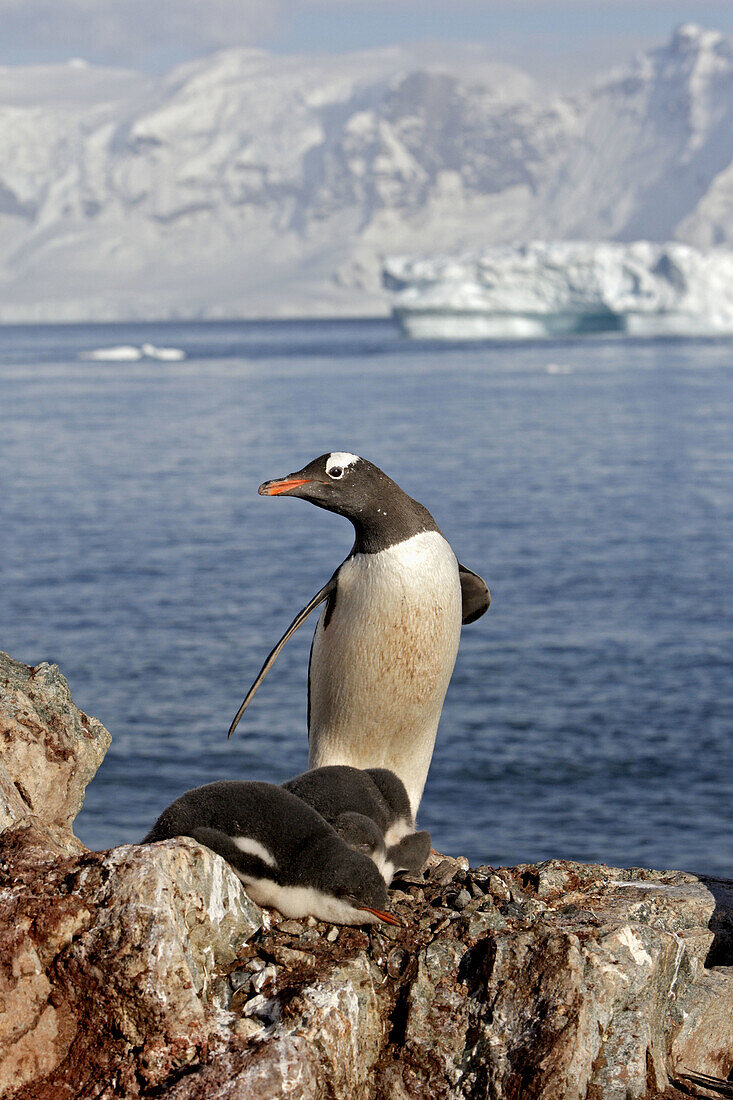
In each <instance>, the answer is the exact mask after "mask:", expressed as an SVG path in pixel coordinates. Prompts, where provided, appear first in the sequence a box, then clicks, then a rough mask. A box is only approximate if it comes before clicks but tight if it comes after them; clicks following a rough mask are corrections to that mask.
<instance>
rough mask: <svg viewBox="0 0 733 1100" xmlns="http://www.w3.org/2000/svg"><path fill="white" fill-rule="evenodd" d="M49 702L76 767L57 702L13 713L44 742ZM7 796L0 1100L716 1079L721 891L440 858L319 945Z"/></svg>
mask: <svg viewBox="0 0 733 1100" xmlns="http://www.w3.org/2000/svg"><path fill="white" fill-rule="evenodd" d="M5 667H6V666H3V669H4V668H5ZM21 667H22V666H21ZM46 677H48V678H50V679H51V680H52V681H53V678H54V677H55V678H56V682H57V683H58V681H59V680H60V678H59V677H58V673H57V672H52V671H51V670H49V672H48V673H44V679H45V678H46ZM18 679H20V682H21V683H23V680H22V674H21V676H20V677H18V678H17V679H16V681H15V682H16V683H17V682H18ZM25 684H26V687H25V689H23V694H25V695H26V697H27V698H31V696H30V689H29V685H28V683H27V681H25ZM64 686H65V685H64ZM26 689H27V690H26ZM18 690H19V689H15V688H14V690H13V692H12V693H11V706H12V707H14V708H15V713H17V699H18V694H17V691H18ZM54 697H55V698H56V699H58V700H59V701H60V702H59V707H60V709H61V710H62V711H63V713H64V714H65V715H66V721H67V725H66V727H65V728H66V729H67V730H75V731H76V735H77V738H78V739H79V741H80V745H81V751H82V752H84V751H86V750H85V743H84V742H85V735H84V732H83V731H84V729H85V727H84V726H83V724H82V722H81V719H79V720H78V722H77V721H76V720H75V718H74V715H73V711H72V710H71V709H70V708H71V707H73V704H70V700H68V690H67V691H66V694H64V692H63V691H61V690H58V694H56V695H55V696H53V694H52V696H51V703H49V702H48V698H49V697H48V695H46V696H43V697H42V699H41V698H39V696H35V698H33V699H32V702H33V707H34V708H35V710H34V713H35V714H36V715H37V716H38V715H41V714H43V715H44V719H43V720H50V721H51V728H52V730H53V731H56V732H58V730H59V724H58V722H57V721H54V719H53V715H54V713H55V711H54V710H53V706H52V702H53V698H54ZM3 706H4V699H0V713H2V709H3ZM42 708H45V709H43V710H42ZM7 720H8V719H7V715H6V714H5V715H3V716H2V718H0V722H4V723H7ZM40 720H41V719H40V718H39V721H40ZM88 721H89V722H91V720H88ZM19 726H20V728H21V735H20V736H22V737H24V738H27V735H28V730H29V728H30V724H29V723H28V722H25V723H24V722H20V723H19ZM3 728H7V725H5V726H3ZM39 738H41V740H42V742H43V743H44V744H49V743H51V742H50V741H49V738H48V731H41V732H39ZM68 743H69V744H70V745H71V748H70V752H71V753H72V754H73V751H74V749H73V741H70V742H68ZM38 751H39V759H41V756H40V749H39V750H38ZM52 755H53V754H52ZM12 759H13V757H12V754H11V760H12ZM8 771H9V772H10V768H9V769H8ZM10 774H11V775H12V774H13V773H12V772H10ZM13 778H15V776H14V775H13ZM36 789H37V790H38V791H40V790H42V786H41V785H40V778H39V786H38V787H37V788H36ZM66 789H67V790H69V789H70V784H67V787H66ZM13 790H15V793H16V795H17V797H18V798H20V799H21V803H22V805H19V804H18V802H17V800H16V802H15V803H14V804H13V808H12V815H11V817H12V820H11V823H10V824H9V826H8V827H7V828H6V829H5V831H4V832H3V833H2V835H0V1006H1V1007H2V1013H1V1014H0V1096H2V1097H7V1098H8V1100H76V1098H78V1100H87V1098H97V1100H111V1098H112V1097H166V1098H170V1100H239V1098H241V1100H250V1098H252V1100H265V1098H267V1100H272V1098H275V1097H280V1096H283V1097H286V1096H287V1097H292V1098H294V1100H296V1098H297V1100H307V1098H311V1097H312V1098H314V1100H315V1098H318V1100H321V1098H332V1100H340V1098H342V1097H344V1098H345V1097H348V1098H349V1100H408V1098H414V1100H423V1098H438V1100H440V1098H446V1100H449V1098H450V1100H458V1098H462V1097H465V1098H471V1100H474V1098H479V1097H490V1098H491V1100H505V1098H506V1100H519V1098H523V1097H528V1098H543V1100H555V1098H563V1100H564V1098H568V1100H574V1098H577V1100H580V1098H587V1100H606V1098H607V1100H628V1098H637V1097H638V1098H642V1097H644V1098H652V1097H658V1098H661V1097H665V1098H672V1097H675V1096H677V1097H682V1096H683V1095H685V1096H689V1095H698V1096H714V1095H716V1093H715V1092H714V1091H711V1089H710V1087H707V1088H706V1087H704V1085H705V1084H707V1085H708V1086H711V1084H712V1083H714V1082H715V1080H717V1081H718V1082H719V1081H720V1079H722V1078H725V1077H727V1075H728V1074H729V1072H730V1071H731V1066H732V1065H733V965H732V964H733V888H732V887H731V884H730V883H725V882H721V881H719V880H708V881H705V880H701V879H699V878H696V877H695V876H693V875H690V874H683V873H681V872H675V871H668V872H659V871H649V870H640V869H634V870H621V869H615V868H609V867H604V866H589V865H583V864H573V863H567V862H564V861H554V860H553V861H548V862H545V863H542V864H538V865H527V866H522V867H515V868H501V869H493V868H490V867H477V868H473V869H470V868H469V867H468V865H467V862H466V861H465V860H462V859H449V858H445V857H437V858H433V859H432V860H431V863H430V866H429V869H428V870H427V871H426V872H425V873H424V875H423V876H420V877H419V878H414V879H403V880H401V881H400V882H399V883H398V884H397V887H396V889H394V890H393V891H392V906H393V910H394V912H395V913H396V914H397V915H398V916H399V917H400V919H401V921H402V926H401V927H399V928H393V927H391V926H386V925H383V926H378V927H373V928H370V929H369V930H362V929H356V928H338V927H336V926H332V925H328V924H322V923H317V922H316V921H314V920H312V919H310V920H306V921H294V920H285V919H283V918H281V917H280V916H279V915H278V914H277V913H274V912H272V913H270V912H267V911H263V910H260V909H258V907H257V906H255V905H254V904H253V903H252V902H251V901H250V900H249V899H248V898H247V895H246V893H245V892H244V890H243V888H242V887H241V885H240V883H239V881H238V880H237V879H236V877H235V876H234V874H233V873H232V872H231V871H230V870H229V868H228V867H227V865H226V864H225V863H224V862H223V861H222V860H221V859H220V858H219V857H218V856H216V855H214V854H213V853H211V852H209V851H208V850H207V849H205V848H203V847H201V846H200V845H198V844H196V843H195V842H194V841H192V840H187V839H180V840H173V841H166V842H164V843H161V844H156V845H150V846H134V845H128V846H124V847H121V848H116V849H113V850H111V851H109V852H101V853H95V852H89V851H88V850H86V849H85V848H84V847H83V846H82V845H81V844H80V843H79V841H77V840H76V839H75V838H74V837H73V836H72V835H71V833H70V831H69V829H68V828H62V827H60V826H59V824H57V823H50V822H49V821H48V819H47V820H45V821H42V820H40V819H39V817H38V816H28V814H27V803H26V801H25V796H24V795H23V796H21V795H20V794H18V792H17V789H16V788H15V786H14V784H12V789H9V795H8V799H9V800H10V799H12V798H13V797H15V796H14V795H13ZM36 797H38V795H36ZM74 797H76V795H74ZM57 805H58V806H60V803H58V804H57ZM34 808H36V809H38V808H40V807H38V805H37V804H36V803H34ZM65 812H66V811H63V810H55V811H54V813H57V814H62V813H65ZM65 820H66V821H68V818H66V819H65Z"/></svg>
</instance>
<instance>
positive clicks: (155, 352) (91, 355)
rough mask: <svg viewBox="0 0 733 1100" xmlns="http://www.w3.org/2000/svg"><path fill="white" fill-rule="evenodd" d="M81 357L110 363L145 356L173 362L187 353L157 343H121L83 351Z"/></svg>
mask: <svg viewBox="0 0 733 1100" xmlns="http://www.w3.org/2000/svg"><path fill="white" fill-rule="evenodd" d="M79 358H80V359H94V360H95V361H97V362H110V363H134V362H137V361H138V360H139V359H143V358H145V359H160V360H161V361H162V362H167V363H173V362H178V361H179V360H181V359H185V358H186V353H185V351H183V349H182V348H158V347H156V346H155V344H143V345H142V347H139V348H138V347H136V346H135V345H134V344H119V345H117V346H116V347H111V348H95V349H94V351H85V352H82V353H81V355H80V357H79Z"/></svg>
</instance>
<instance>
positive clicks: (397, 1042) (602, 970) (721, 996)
mask: <svg viewBox="0 0 733 1100" xmlns="http://www.w3.org/2000/svg"><path fill="white" fill-rule="evenodd" d="M431 876H432V877H431ZM463 891H466V892H467V893H468V894H469V895H470V896H471V900H470V901H469V902H468V903H466V899H465V894H464V893H463ZM393 903H394V908H395V910H396V911H397V912H398V913H400V915H401V916H402V919H403V920H404V927H403V928H402V929H398V930H394V929H391V928H381V929H380V928H375V929H371V930H370V931H369V933H368V934H367V933H366V932H361V931H358V930H355V929H341V931H340V932H339V934H338V937H337V938H336V940H335V942H333V943H331V942H330V941H329V939H328V935H329V931H328V929H329V926H328V925H320V924H317V925H314V926H313V927H310V928H308V927H303V926H301V925H299V924H298V923H297V922H294V921H281V920H279V918H278V917H277V915H273V917H272V919H271V926H270V928H269V930H263V932H262V933H260V935H259V936H258V937H257V938H256V940H255V941H253V942H252V943H251V944H250V947H249V950H250V955H249V957H248V959H247V960H242V962H241V967H240V969H238V970H236V971H235V972H234V973H233V974H232V976H231V988H232V989H233V991H234V992H233V995H232V998H231V1001H230V1008H231V1010H232V1011H235V1012H236V1013H237V1014H238V1015H239V1016H240V1018H241V1025H240V1026H239V1027H238V1028H237V1027H235V1032H236V1033H237V1036H238V1041H239V1042H240V1043H241V1046H240V1047H239V1049H237V1050H234V1049H233V1048H232V1047H231V1046H230V1048H229V1050H228V1051H227V1053H226V1054H225V1055H224V1056H222V1057H219V1056H216V1057H214V1058H212V1059H211V1060H210V1061H209V1063H208V1064H207V1065H206V1066H204V1067H202V1068H201V1070H200V1071H199V1072H198V1073H196V1074H191V1075H189V1076H187V1077H185V1078H183V1079H181V1080H180V1081H179V1082H178V1083H176V1084H175V1085H173V1086H172V1087H171V1088H170V1089H169V1090H168V1091H167V1092H166V1093H165V1095H166V1096H167V1097H169V1098H171V1100H239V1098H241V1100H249V1098H257V1100H260V1098H262V1100H264V1098H265V1097H279V1096H294V1097H296V1096H297V1097H298V1098H299V1100H300V1098H303V1100H309V1098H316V1097H333V1098H340V1097H349V1098H351V1097H353V1098H354V1100H426V1098H431V1100H432V1098H438V1100H440V1098H445V1100H459V1098H471V1100H478V1098H485V1097H490V1098H491V1100H519V1098H528V1100H529V1098H535V1097H537V1098H540V1097H543V1098H547V1100H550V1098H552V1100H554V1098H560V1097H562V1098H566V1097H567V1098H584V1100H630V1098H633V1097H639V1098H641V1097H644V1098H661V1097H664V1098H666V1100H671V1098H672V1097H680V1098H681V1097H682V1096H683V1095H689V1092H688V1093H685V1094H683V1093H682V1092H680V1091H678V1089H677V1088H676V1087H675V1081H677V1082H679V1081H681V1079H682V1077H683V1075H684V1074H685V1073H686V1072H692V1073H694V1072H698V1073H699V1072H705V1073H709V1074H713V1075H714V1076H716V1077H719V1078H722V1077H725V1076H726V1075H727V1074H728V1072H729V1071H730V1069H731V1065H733V1035H732V1034H731V1030H732V1025H731V1019H733V981H731V979H732V978H733V975H732V974H731V972H730V970H729V969H728V968H727V967H716V968H714V969H713V970H709V969H706V968H705V958H706V954H707V952H708V950H709V947H710V943H711V940H712V938H713V936H712V932H711V931H710V929H709V927H708V926H709V923H710V920H711V916H712V914H713V911H714V909H715V904H716V903H715V899H714V898H713V896H712V894H711V893H710V892H709V891H708V890H707V889H706V887H705V886H704V885H703V884H701V883H700V882H699V881H698V880H697V879H696V878H695V877H694V876H692V875H683V874H680V873H678V872H654V871H643V870H635V871H625V870H624V871H622V870H618V869H614V868H608V867H599V866H585V865H581V864H572V863H565V862H562V861H552V862H548V863H545V864H540V865H538V866H527V867H518V868H512V869H501V870H499V871H493V870H492V869H490V868H476V869H474V870H473V871H470V870H466V868H465V865H464V863H463V861H461V862H459V861H457V860H456V861H451V860H446V859H443V860H442V861H433V865H432V868H431V874H430V875H429V876H428V877H427V878H426V879H423V880H413V881H410V882H402V883H400V884H399V885H398V889H397V890H395V891H394V892H393ZM482 918H483V919H482ZM699 1095H708V1094H707V1093H702V1092H701V1093H699ZM710 1095H712V1094H710Z"/></svg>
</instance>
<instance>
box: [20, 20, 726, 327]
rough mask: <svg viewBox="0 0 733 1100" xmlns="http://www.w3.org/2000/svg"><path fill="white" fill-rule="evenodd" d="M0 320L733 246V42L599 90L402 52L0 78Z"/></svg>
mask: <svg viewBox="0 0 733 1100" xmlns="http://www.w3.org/2000/svg"><path fill="white" fill-rule="evenodd" d="M0 151H1V155H0V288H1V289H2V294H1V296H0V319H3V320H21V319H34V318H37V319H93V318H100V319H103V318H116V317H147V318H151V317H175V316H178V317H181V316H189V317H195V316H209V317H213V316H265V315H269V316H278V315H288V314H295V313H297V314H308V313H310V314H328V313H336V312H351V313H369V312H384V311H385V310H386V308H387V303H386V301H385V297H384V293H383V291H382V290H381V288H380V268H381V259H382V257H383V256H384V255H385V254H389V253H395V252H400V253H427V252H440V251H442V252H447V251H451V252H453V251H455V252H461V251H467V250H470V251H473V252H476V251H479V250H481V249H483V248H485V247H487V246H489V245H491V244H496V243H502V242H510V241H517V240H528V239H535V238H552V239H562V238H565V239H569V238H577V239H598V238H609V239H615V240H620V241H629V240H633V239H635V238H637V237H646V238H650V239H652V240H659V241H662V240H668V239H678V240H683V241H688V242H690V243H693V244H697V245H700V246H703V247H707V246H709V245H713V244H721V243H732V244H733V39H731V38H727V37H725V36H723V35H721V34H718V33H717V32H714V31H704V30H701V29H700V28H698V27H695V26H684V27H681V28H680V29H679V30H678V31H677V32H676V33H675V34H674V36H673V38H672V40H671V41H670V42H669V43H668V44H667V45H666V46H664V47H663V48H660V49H658V50H655V51H652V52H651V53H648V54H646V55H644V56H642V57H640V58H638V59H637V60H636V61H634V62H633V63H632V64H630V65H629V67H628V68H627V69H626V70H625V71H623V72H620V71H619V72H613V73H611V74H609V75H608V76H607V77H605V78H603V79H600V80H598V81H597V82H596V84H595V86H594V87H593V88H592V89H591V90H590V91H588V92H587V93H584V94H582V95H577V96H574V97H566V98H560V99H552V98H550V97H548V96H547V95H546V94H545V93H543V91H542V90H541V89H540V88H539V87H538V86H537V85H536V84H535V83H534V82H533V81H532V80H531V78H530V77H528V76H526V75H525V74H523V73H520V72H519V71H517V70H515V69H511V68H510V67H508V66H501V65H498V64H495V63H489V62H482V61H481V59H480V58H475V59H474V60H473V62H472V63H471V64H467V63H466V61H465V58H464V59H463V60H461V59H456V58H455V57H454V58H451V59H450V60H447V61H444V62H443V63H441V64H439V63H437V62H435V61H434V60H431V61H429V62H427V61H425V60H424V59H421V58H420V57H418V56H416V55H412V54H410V53H409V52H407V51H405V50H403V49H394V50H381V51H371V52H365V53H361V54H355V55H348V56H342V57H320V58H303V57H282V56H276V55H272V54H268V53H265V52H263V51H259V50H251V49H233V50H226V51H223V52H220V53H217V54H214V55H212V56H210V57H207V58H205V59H203V60H199V61H196V62H192V63H189V64H186V65H184V66H180V67H178V68H176V69H175V70H174V71H172V72H171V73H170V74H169V75H168V76H167V77H165V78H161V79H152V78H150V77H145V76H142V75H139V74H136V73H129V72H120V71H111V70H100V69H96V68H93V67H90V66H86V65H85V64H84V63H82V62H71V63H70V64H69V65H65V66H53V67H45V68H38V67H34V68H5V69H1V70H0Z"/></svg>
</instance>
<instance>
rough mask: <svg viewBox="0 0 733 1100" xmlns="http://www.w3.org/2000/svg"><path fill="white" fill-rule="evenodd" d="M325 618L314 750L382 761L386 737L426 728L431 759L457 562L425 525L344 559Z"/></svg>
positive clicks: (450, 639)
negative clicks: (380, 547) (383, 545)
mask: <svg viewBox="0 0 733 1100" xmlns="http://www.w3.org/2000/svg"><path fill="white" fill-rule="evenodd" d="M324 621H325V612H324V613H323V614H322V616H321V619H320V621H319V623H318V626H317V628H316V633H315V637H314V641H313V652H312V656H311V673H310V706H311V738H312V740H313V738H315V740H316V742H318V744H316V745H314V744H312V745H311V748H312V750H313V749H315V752H314V753H312V759H319V760H320V762H322V763H324V762H326V759H328V760H329V761H332V760H335V758H336V757H338V756H339V753H341V750H342V749H344V748H345V751H344V752H343V753H341V755H342V757H343V762H348V763H351V764H353V765H354V766H356V767H369V766H373V765H374V763H375V762H376V763H379V764H382V765H383V766H386V767H389V766H390V760H392V757H393V756H394V751H396V748H397V747H398V746H395V745H392V747H390V744H391V743H395V742H399V741H400V739H401V737H402V735H404V736H405V737H407V738H409V739H410V741H411V743H412V748H413V749H415V748H417V746H416V744H415V737H416V736H417V737H418V739H419V736H420V734H421V733H423V732H424V734H425V735H426V736H427V737H428V738H429V740H430V747H429V749H428V750H427V751H428V759H429V753H430V752H432V740H433V738H434V735H435V729H436V727H437V722H438V718H439V716H440V711H441V708H442V705H443V698H444V696H445V692H446V690H447V687H448V683H449V681H450V677H451V673H452V671H453V665H454V663H455V658H456V653H457V650H458V640H459V636H460V629H461V589H460V581H459V577H458V564H457V562H456V558H455V555H454V554H453V551H452V550H451V548H450V546H449V544H448V543H447V542H446V540H445V539H444V538H443V536H442V535H440V534H439V533H438V532H436V531H429V532H423V533H422V534H419V535H415V536H413V537H412V538H410V539H406V540H405V541H404V542H401V543H397V544H396V545H394V546H391V547H389V548H388V549H387V550H382V551H380V552H379V553H377V554H356V555H354V557H352V558H350V559H348V560H347V561H346V562H345V563H344V565H343V566H342V567H341V569H340V571H339V576H338V587H337V595H336V606H335V608H334V611H333V614H332V616H331V619H330V621H329V624H328V627H326V628H325V629H324ZM380 739H381V741H382V743H383V744H382V749H383V751H382V752H381V755H380V752H379V751H377V752H376V753H375V751H374V749H375V741H376V742H378V741H379V740H380ZM405 747H406V746H405ZM322 750H323V751H322ZM362 750H363V751H362ZM393 750H394V751H393ZM390 754H391V755H390ZM394 765H395V760H392V767H393V770H397V771H398V774H400V771H399V769H398V768H396V767H395V766H394Z"/></svg>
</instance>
